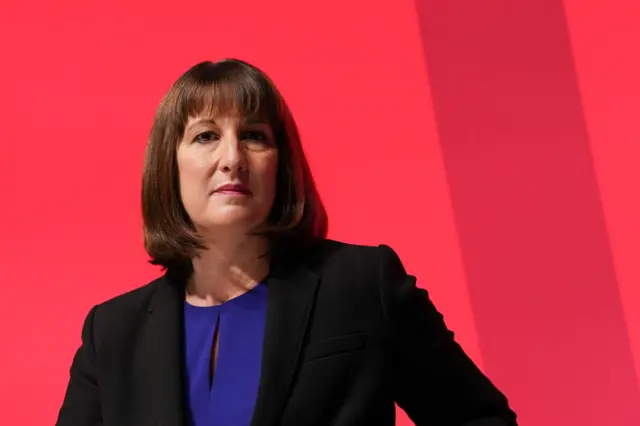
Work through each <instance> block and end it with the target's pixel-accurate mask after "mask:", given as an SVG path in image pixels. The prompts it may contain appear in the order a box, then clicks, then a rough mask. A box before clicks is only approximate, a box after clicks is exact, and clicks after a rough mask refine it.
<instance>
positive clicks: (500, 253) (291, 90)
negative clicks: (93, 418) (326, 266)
mask: <svg viewBox="0 0 640 426" xmlns="http://www.w3.org/2000/svg"><path fill="white" fill-rule="evenodd" d="M639 21H640V3H639V2H637V0H608V1H606V2H605V1H594V0H588V1H587V0H580V1H578V0H564V1H560V0H521V1H509V0H464V1H462V0H395V1H389V0H385V1H377V2H376V1H373V2H371V1H364V0H358V1H355V0H354V1H344V0H342V1H336V0H328V1H324V2H320V3H316V4H314V3H313V2H301V1H294V0H279V1H269V2H260V1H257V0H253V1H235V2H231V1H227V2H212V1H210V0H207V1H182V2H148V1H147V2H137V3H135V4H130V2H125V1H112V2H100V3H99V2H89V1H79V0H76V1H55V2H52V1H43V0H30V1H25V2H22V3H18V2H4V3H3V4H2V5H1V6H0V49H1V50H0V58H1V66H0V94H1V95H2V102H1V103H0V117H1V118H0V181H1V182H2V185H1V186H0V200H1V201H0V203H1V204H0V207H1V208H0V283H1V284H2V286H1V289H0V315H1V317H0V319H1V321H0V334H1V337H2V348H3V350H2V354H1V355H0V407H1V409H0V424H12V425H45V424H53V422H54V419H55V416H56V414H57V409H58V407H59V405H60V403H61V400H62V396H63V392H64V388H65V385H66V381H67V379H68V367H69V363H70V361H71V357H72V355H73V353H74V351H75V349H76V347H77V345H78V343H79V333H80V327H81V323H82V320H83V318H84V316H85V315H86V313H87V311H88V309H89V308H90V307H91V306H93V305H94V304H95V303H98V302H100V301H103V300H105V299H107V298H110V297H112V296H114V295H116V294H118V293H120V292H124V291H126V290H129V289H132V288H134V287H137V286H139V285H142V284H144V283H145V282H146V281H148V280H149V279H151V278H152V277H155V276H156V275H157V274H158V271H157V270H155V269H154V268H152V267H151V266H148V265H147V264H146V263H145V260H146V257H145V253H144V252H143V249H142V244H141V232H140V214H139V189H140V188H139V185H140V174H141V167H142V155H143V150H144V145H145V141H146V137H147V133H148V130H149V127H150V125H151V120H152V116H153V113H154V110H155V108H156V106H157V104H158V102H159V100H160V97H161V96H162V95H163V93H164V92H165V91H166V90H167V89H168V87H169V85H170V84H171V82H173V81H174V80H175V79H176V78H177V77H178V76H179V75H180V74H181V73H182V72H184V71H185V70H186V69H187V68H188V67H189V66H191V65H193V64H194V63H196V62H199V61H201V60H205V59H212V60H216V59H219V58H222V57H227V56H232V57H238V58H241V59H245V60H247V61H249V62H252V63H255V64H256V65H258V66H259V67H261V68H263V69H264V70H265V71H266V72H267V73H268V74H269V75H271V76H272V77H273V79H274V80H275V81H276V83H277V84H278V86H279V87H280V88H281V90H282V92H283V93H284V95H285V97H286V98H287V100H288V102H289V104H290V106H291V108H292V110H293V112H294V114H295V116H296V118H297V120H298V123H299V126H300V128H301V133H302V136H303V143H304V145H305V148H306V151H307V154H308V156H309V159H310V162H311V165H312V167H313V170H314V173H315V176H316V178H317V181H318V185H319V188H320V190H321V193H322V195H323V197H324V200H325V201H326V204H327V207H328V210H329V214H330V221H331V224H330V236H331V237H333V238H337V239H341V240H346V241H350V242H356V243H367V244H377V243H381V242H382V243H387V244H390V245H392V246H393V247H394V248H395V249H396V250H397V251H398V252H399V253H400V255H401V256H402V258H403V260H404V262H405V264H406V266H407V269H408V270H409V271H410V272H411V273H413V274H414V275H417V276H418V278H419V280H420V282H421V284H422V285H423V286H424V287H426V288H428V289H429V290H430V292H431V294H432V297H433V299H434V300H435V302H436V303H437V305H438V306H439V307H440V309H441V311H443V313H444V314H445V316H446V319H447V321H448V323H449V325H450V326H451V327H452V328H453V329H454V330H456V332H457V335H458V339H459V341H460V342H461V343H462V344H463V346H464V347H465V348H466V349H467V351H468V352H469V353H470V355H471V356H472V357H473V358H474V359H475V360H476V361H477V362H478V363H479V364H480V365H481V366H482V368H483V369H484V370H485V371H486V372H487V373H488V374H489V376H490V377H491V378H492V379H493V380H494V381H495V382H496V383H497V384H498V386H499V387H500V388H502V389H503V390H504V391H505V393H507V394H508V396H509V397H510V400H511V402H512V404H513V407H514V408H515V409H516V411H517V412H518V413H519V415H520V419H521V424H522V425H536V426H537V425H545V426H560V425H562V426H564V425H581V426H591V425H593V426H602V425H617V426H622V425H629V426H632V425H638V424H640V389H639V379H640V375H639V374H638V369H639V368H640V367H639V366H640V290H639V289H638V286H637V284H638V283H639V282H640V262H638V260H637V254H638V253H640V224H639V221H638V217H640V203H639V198H638V190H637V187H638V182H639V181H640V167H639V166H638V164H639V161H640V130H639V127H638V117H637V114H638V111H639V110H640V108H639V106H640V105H639V102H640V101H639V99H640V79H639V78H638V76H639V75H640V59H639V58H640V56H639V55H638V54H637V46H638V43H639V42H640V26H638V25H637V23H638V22H639ZM399 418H400V419H401V420H400V424H401V425H407V424H409V423H407V420H406V419H405V418H404V415H403V414H401V413H400V414H399Z"/></svg>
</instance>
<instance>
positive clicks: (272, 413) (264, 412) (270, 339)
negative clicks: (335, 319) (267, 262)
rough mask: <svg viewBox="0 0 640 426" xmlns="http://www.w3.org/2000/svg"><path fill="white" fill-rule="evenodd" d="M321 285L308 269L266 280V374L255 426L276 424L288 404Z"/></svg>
mask: <svg viewBox="0 0 640 426" xmlns="http://www.w3.org/2000/svg"><path fill="white" fill-rule="evenodd" d="M317 284H318V276H317V275H316V274H315V273H313V272H311V271H309V270H307V269H306V268H304V267H300V268H299V269H297V270H296V271H294V272H289V273H285V272H278V273H273V274H272V275H270V276H269V277H268V278H267V279H266V285H267V319H266V329H265V336H264V345H263V359H262V375H261V379H260V386H259V389H258V399H257V401H256V407H255V411H254V415H253V419H252V422H251V425H252V426H270V425H272V424H273V422H274V421H275V420H276V419H277V418H278V416H279V414H280V412H281V411H282V409H283V407H284V404H285V403H286V400H287V397H288V394H289V389H290V387H291V384H292V380H293V376H294V372H295V369H296V366H297V362H298V357H299V355H300V350H301V348H302V344H303V340H304V336H305V332H306V330H307V323H308V320H309V314H310V311H311V308H312V306H313V302H314V299H315V295H316V288H317Z"/></svg>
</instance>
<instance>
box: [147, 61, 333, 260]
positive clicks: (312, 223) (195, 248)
mask: <svg viewBox="0 0 640 426" xmlns="http://www.w3.org/2000/svg"><path fill="white" fill-rule="evenodd" d="M203 114H210V115H211V116H214V117H215V116H234V117H243V118H247V119H252V120H260V121H262V122H264V123H266V124H268V125H269V126H270V127H271V130H272V132H273V135H274V138H275V142H276V146H277V150H278V170H277V177H276V180H277V182H276V194H275V199H274V203H273V207H272V210H271V212H270V214H269V216H268V218H267V222H268V223H267V224H266V225H267V226H266V230H264V231H261V234H262V235H265V236H266V237H267V238H268V240H269V241H270V254H271V256H272V257H276V256H281V257H283V258H284V259H283V260H286V258H287V257H288V256H292V255H293V254H295V253H300V252H301V249H303V248H304V247H308V246H310V244H311V243H313V242H315V241H317V240H321V239H324V238H325V237H326V233H327V214H326V211H325V209H324V206H323V204H322V202H321V200H320V197H319V195H318V192H317V190H316V187H315V184H314V181H313V177H312V174H311V170H310V169H309V165H308V162H307V160H306V158H305V155H304V151H303V149H302V145H301V143H300V137H299V134H298V129H297V127H296V124H295V121H294V119H293V116H292V114H291V111H290V110H289V107H288V106H287V104H286V103H285V101H284V99H283V98H282V96H281V94H280V92H279V91H278V89H277V88H276V87H275V85H274V83H273V82H272V81H271V79H270V78H269V77H268V76H267V75H266V74H265V73H264V72H262V71H261V70H259V69H258V68H256V67H255V66H253V65H250V64H248V63H246V62H244V61H240V60H237V59H224V60H221V61H219V62H208V61H207V62H202V63H199V64H197V65H195V66H193V67H192V68H190V69H189V70H188V71H187V72H185V73H184V74H183V75H182V76H181V77H180V78H179V79H178V80H177V81H176V82H175V83H174V84H173V85H172V86H171V88H170V89H169V91H168V93H167V94H166V95H165V96H164V98H163V99H162V101H161V103H160V106H159V107H158V110H157V112H156V116H155V119H154V122H153V126H152V128H151V132H150V136H149V141H148V144H147V149H146V154H145V161H144V170H143V178H142V218H143V231H144V245H145V249H146V251H147V253H148V254H149V256H150V257H151V259H150V262H151V263H152V264H154V265H161V266H162V267H163V268H164V269H180V270H184V269H185V268H187V269H189V270H190V269H191V259H193V258H194V257H197V256H198V253H199V252H200V251H201V250H204V249H205V248H206V247H205V245H204V242H203V241H202V239H201V237H200V236H199V235H198V234H197V232H196V230H195V227H194V225H193V223H192V222H191V220H190V219H189V216H188V215H187V212H186V210H185V208H184V206H183V204H182V200H181V195H180V189H179V188H180V187H179V184H178V168H177V167H178V166H177V162H176V151H177V147H178V144H179V142H180V141H181V139H182V137H183V134H184V130H185V126H186V123H187V120H188V119H189V118H190V117H196V116H199V115H203Z"/></svg>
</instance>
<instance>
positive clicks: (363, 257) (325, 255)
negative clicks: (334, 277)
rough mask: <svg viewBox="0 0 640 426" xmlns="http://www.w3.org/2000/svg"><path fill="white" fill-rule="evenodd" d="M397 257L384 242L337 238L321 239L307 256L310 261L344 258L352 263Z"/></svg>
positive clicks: (321, 261) (320, 261)
mask: <svg viewBox="0 0 640 426" xmlns="http://www.w3.org/2000/svg"><path fill="white" fill-rule="evenodd" d="M389 257H391V258H394V259H395V258H397V255H396V253H395V251H394V250H393V249H392V248H391V247H389V246H388V245H386V244H383V243H380V244H375V245H373V244H369V245H365V244H354V243H348V242H344V241H337V240H330V239H326V240H322V241H321V242H319V243H318V244H317V245H316V246H315V247H314V249H313V250H312V251H311V253H310V256H309V258H310V259H311V262H312V263H318V262H319V263H323V262H326V261H330V260H338V259H341V260H345V261H350V262H354V263H360V262H371V261H373V260H379V259H381V258H382V259H383V260H387V258H389ZM369 266H371V263H369Z"/></svg>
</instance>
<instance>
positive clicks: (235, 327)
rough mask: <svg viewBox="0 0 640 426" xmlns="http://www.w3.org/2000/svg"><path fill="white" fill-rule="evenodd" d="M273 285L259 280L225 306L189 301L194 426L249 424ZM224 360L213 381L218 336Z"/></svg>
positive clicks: (186, 326) (188, 381)
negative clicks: (270, 285) (215, 341)
mask: <svg viewBox="0 0 640 426" xmlns="http://www.w3.org/2000/svg"><path fill="white" fill-rule="evenodd" d="M266 312H267V288H266V286H264V285H263V284H259V285H258V286H256V287H255V288H253V289H252V290H250V291H249V292H247V293H245V294H243V295H241V296H238V297H236V298H234V299H231V300H229V301H227V302H225V303H223V304H221V305H217V306H210V307H197V306H193V305H190V304H188V303H187V302H185V306H184V329H185V361H186V372H187V374H186V385H187V401H188V406H187V409H188V410H187V412H188V422H189V423H188V424H189V425H190V426H247V425H249V424H250V423H251V418H252V416H253V411H254V407H255V403H256V398H257V396H258V385H259V383H260V373H261V366H262V343H263V340H264V339H263V338H264V325H265V319H266ZM216 324H218V358H217V360H216V364H215V369H214V374H213V383H212V384H210V380H209V378H210V375H209V372H210V369H211V356H212V354H213V337H214V333H215V330H216Z"/></svg>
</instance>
